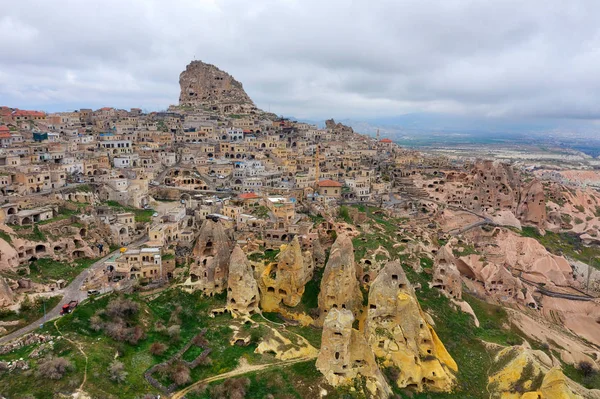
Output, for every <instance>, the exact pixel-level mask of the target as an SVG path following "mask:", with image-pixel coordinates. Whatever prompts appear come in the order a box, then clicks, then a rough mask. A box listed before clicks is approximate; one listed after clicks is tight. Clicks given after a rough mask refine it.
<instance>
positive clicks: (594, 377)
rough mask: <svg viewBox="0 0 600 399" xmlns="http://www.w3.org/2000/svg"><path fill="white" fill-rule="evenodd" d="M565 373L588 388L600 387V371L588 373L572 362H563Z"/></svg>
mask: <svg viewBox="0 0 600 399" xmlns="http://www.w3.org/2000/svg"><path fill="white" fill-rule="evenodd" d="M562 368H563V373H564V374H565V375H566V376H567V377H569V378H570V379H572V380H573V381H575V382H577V383H579V384H581V385H583V386H584V387H586V388H588V389H600V372H598V371H593V372H591V373H589V374H588V375H586V374H585V373H584V372H583V371H581V370H579V369H578V368H576V367H574V366H573V365H571V364H563V367H562Z"/></svg>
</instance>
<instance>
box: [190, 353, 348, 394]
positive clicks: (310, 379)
mask: <svg viewBox="0 0 600 399" xmlns="http://www.w3.org/2000/svg"><path fill="white" fill-rule="evenodd" d="M238 378H248V379H249V381H250V385H249V386H248V389H247V391H246V395H245V396H244V398H245V399H264V398H266V397H268V395H269V394H271V395H273V396H274V397H275V398H277V399H304V398H316V397H318V393H319V390H320V386H321V385H323V382H324V378H323V376H322V375H321V373H320V372H319V371H318V370H317V369H316V367H315V361H314V360H312V361H307V362H302V363H296V364H293V365H291V366H289V367H280V368H278V367H275V368H272V369H268V370H264V371H261V372H258V373H248V374H245V375H243V376H240V377H238ZM220 384H223V381H217V382H215V383H213V384H211V385H210V386H209V388H208V389H207V390H205V391H204V392H201V393H192V394H188V395H186V397H187V398H188V399H211V398H212V397H211V395H210V387H212V386H215V385H220ZM325 384H326V383H325ZM328 388H330V387H328ZM327 391H328V392H330V394H329V395H327V398H328V399H329V398H331V399H334V398H341V396H338V394H337V393H336V392H335V391H333V389H327ZM332 391H333V392H332Z"/></svg>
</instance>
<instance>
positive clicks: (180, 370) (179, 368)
mask: <svg viewBox="0 0 600 399" xmlns="http://www.w3.org/2000/svg"><path fill="white" fill-rule="evenodd" d="M169 371H170V372H169V374H170V375H171V379H172V380H173V382H174V383H175V384H177V385H185V384H187V383H188V382H190V381H191V378H190V368H189V367H188V366H186V365H185V364H183V363H182V362H175V363H173V364H172V365H171V367H170V370H169Z"/></svg>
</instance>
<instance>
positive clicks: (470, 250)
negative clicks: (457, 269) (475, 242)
mask: <svg viewBox="0 0 600 399" xmlns="http://www.w3.org/2000/svg"><path fill="white" fill-rule="evenodd" d="M460 247H461V249H462V251H459V249H458V248H454V249H452V253H453V254H454V256H456V257H457V258H460V257H461V256H468V255H473V254H478V253H479V252H477V250H476V249H475V247H474V246H472V245H469V244H463V245H461V246H460Z"/></svg>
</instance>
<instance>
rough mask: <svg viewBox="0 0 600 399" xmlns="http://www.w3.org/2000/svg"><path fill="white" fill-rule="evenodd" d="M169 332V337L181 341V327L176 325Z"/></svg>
mask: <svg viewBox="0 0 600 399" xmlns="http://www.w3.org/2000/svg"><path fill="white" fill-rule="evenodd" d="M167 331H168V333H169V337H171V339H172V340H174V341H179V338H180V336H181V327H180V326H179V325H177V324H175V325H173V326H171V327H169V328H168V330H167Z"/></svg>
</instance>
